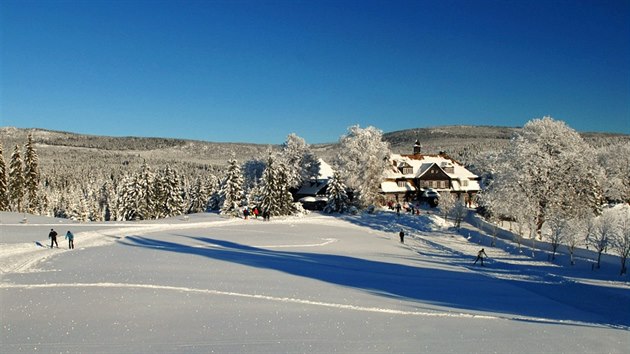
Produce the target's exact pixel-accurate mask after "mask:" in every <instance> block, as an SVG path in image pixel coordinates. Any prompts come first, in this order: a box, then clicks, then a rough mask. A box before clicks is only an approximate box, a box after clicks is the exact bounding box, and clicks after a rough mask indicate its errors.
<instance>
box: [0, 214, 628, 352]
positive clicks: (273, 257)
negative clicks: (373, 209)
mask: <svg viewBox="0 0 630 354" xmlns="http://www.w3.org/2000/svg"><path fill="white" fill-rule="evenodd" d="M23 217H24V215H23V214H12V213H0V227H1V229H0V246H1V248H0V271H1V273H0V309H1V312H0V320H1V323H2V334H1V335H0V344H1V350H0V351H1V352H3V353H17V352H28V353H32V352H43V353H52V352H56V353H59V352H62V353H66V352H67V353H148V352H151V353H178V352H182V353H335V352H337V353H464V352H465V353H493V352H494V353H627V352H628V350H629V348H630V331H629V328H630V284H629V282H628V277H627V276H619V275H618V272H619V263H618V262H619V259H618V258H616V257H613V256H606V257H604V261H603V264H602V268H601V269H594V268H592V264H593V259H595V255H594V254H593V253H592V252H590V251H587V250H580V252H579V257H578V259H577V264H576V265H574V266H570V265H569V262H568V257H567V256H566V255H565V254H560V255H559V256H558V257H557V259H556V260H555V261H553V262H551V261H549V260H548V259H549V258H548V253H547V252H546V251H545V244H544V243H537V245H536V246H537V247H540V248H541V249H535V250H532V249H531V248H529V247H528V246H523V247H522V249H520V250H519V248H518V247H517V245H516V244H515V243H513V242H511V241H509V240H503V239H499V240H498V242H497V244H496V246H495V247H490V241H491V237H490V236H488V235H487V234H485V233H484V232H482V231H480V230H478V229H477V228H476V227H475V226H473V225H471V224H469V223H464V224H463V228H462V229H461V230H455V229H453V228H452V227H451V225H450V223H449V222H446V221H444V220H443V219H441V218H440V217H438V216H436V215H430V214H426V213H423V214H422V215H420V216H411V215H401V216H399V217H397V216H396V215H395V213H391V212H386V211H378V212H377V213H375V214H362V215H358V216H343V217H334V216H327V215H321V214H317V213H313V214H310V215H307V216H305V217H300V218H297V217H291V218H283V219H272V220H271V221H270V222H263V221H262V220H256V219H250V220H242V219H226V218H223V217H220V216H218V215H216V214H195V215H191V216H190V217H187V218H184V217H177V218H170V219H165V220H156V221H150V222H127V223H99V224H96V223H73V222H71V221H67V220H59V219H51V218H44V217H36V216H28V218H27V221H26V222H23V220H22V218H23ZM470 220H472V218H471V219H470ZM473 224H476V223H473ZM50 228H55V230H57V232H58V233H59V235H60V236H59V237H58V242H59V245H60V248H58V249H57V248H54V249H50V248H43V247H40V246H37V245H36V243H35V242H39V243H40V244H44V245H49V241H48V240H47V235H48V231H49V230H50ZM400 229H403V230H404V231H405V232H406V234H407V237H406V239H405V243H404V244H401V243H400V242H399V240H398V232H399V231H400ZM67 230H72V231H73V232H74V234H75V247H76V248H75V249H74V250H68V249H67V248H68V247H67V241H65V239H64V237H63V235H64V234H65V232H66V231H67ZM481 247H484V248H485V251H486V253H487V254H488V256H489V259H488V260H487V261H486V266H485V267H481V266H480V265H479V264H477V265H473V264H472V263H473V261H474V258H475V255H476V253H477V251H478V250H479V249H480V248H481ZM615 262H616V263H615Z"/></svg>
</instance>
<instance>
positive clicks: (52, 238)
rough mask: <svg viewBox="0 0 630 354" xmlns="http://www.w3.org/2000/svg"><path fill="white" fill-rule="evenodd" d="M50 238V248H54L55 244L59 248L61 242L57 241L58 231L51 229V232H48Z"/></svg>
mask: <svg viewBox="0 0 630 354" xmlns="http://www.w3.org/2000/svg"><path fill="white" fill-rule="evenodd" d="M48 238H49V239H50V248H53V245H56V246H57V248H59V244H58V243H57V231H55V230H53V229H50V233H48Z"/></svg>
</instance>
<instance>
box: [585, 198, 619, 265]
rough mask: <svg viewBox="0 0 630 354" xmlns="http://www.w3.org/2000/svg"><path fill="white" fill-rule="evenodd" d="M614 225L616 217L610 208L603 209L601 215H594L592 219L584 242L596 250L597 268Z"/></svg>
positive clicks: (613, 233) (611, 235) (612, 233)
mask: <svg viewBox="0 0 630 354" xmlns="http://www.w3.org/2000/svg"><path fill="white" fill-rule="evenodd" d="M616 227H617V218H616V215H615V213H614V212H613V211H612V210H611V209H605V210H604V211H603V213H602V215H600V216H597V217H595V218H594V219H593V221H592V226H591V227H590V232H589V234H588V235H587V238H586V242H587V244H588V245H589V246H592V247H593V248H595V251H597V268H600V266H601V259H602V253H603V252H604V251H606V249H607V248H608V247H609V246H610V243H611V240H612V239H613V238H614V236H615V229H616Z"/></svg>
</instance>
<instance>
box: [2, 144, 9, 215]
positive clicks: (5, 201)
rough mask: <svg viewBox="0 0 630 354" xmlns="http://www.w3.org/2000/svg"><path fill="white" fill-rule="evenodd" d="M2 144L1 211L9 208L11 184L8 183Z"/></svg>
mask: <svg viewBox="0 0 630 354" xmlns="http://www.w3.org/2000/svg"><path fill="white" fill-rule="evenodd" d="M2 150H3V149H2V144H0V211H8V210H9V186H8V185H7V166H6V164H5V162H4V155H3V154H2Z"/></svg>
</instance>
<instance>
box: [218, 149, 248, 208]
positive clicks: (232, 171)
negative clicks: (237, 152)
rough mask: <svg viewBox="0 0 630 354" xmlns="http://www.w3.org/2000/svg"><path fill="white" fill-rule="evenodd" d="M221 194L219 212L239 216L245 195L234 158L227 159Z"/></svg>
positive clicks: (241, 175)
mask: <svg viewBox="0 0 630 354" xmlns="http://www.w3.org/2000/svg"><path fill="white" fill-rule="evenodd" d="M221 195H222V196H223V204H222V205H221V214H226V215H232V216H239V215H240V213H241V210H240V207H241V205H242V204H243V201H244V200H245V195H244V192H243V174H242V172H241V167H240V166H239V165H238V162H237V161H236V160H235V159H230V160H229V161H228V170H227V175H226V177H225V181H224V183H223V185H222V189H221Z"/></svg>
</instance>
